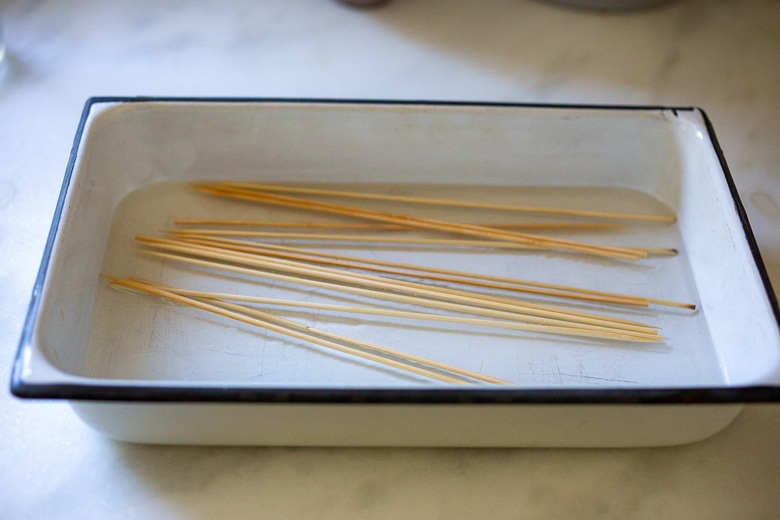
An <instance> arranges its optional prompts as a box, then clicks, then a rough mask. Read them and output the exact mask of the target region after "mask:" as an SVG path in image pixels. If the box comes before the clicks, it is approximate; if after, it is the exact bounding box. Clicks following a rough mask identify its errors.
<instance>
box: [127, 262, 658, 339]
mask: <svg viewBox="0 0 780 520" xmlns="http://www.w3.org/2000/svg"><path fill="white" fill-rule="evenodd" d="M131 280H136V281H139V282H140V283H146V284H154V282H149V281H148V280H141V279H137V278H134V277H133V278H131ZM168 290H169V291H171V292H175V293H176V294H180V295H182V296H189V297H192V298H207V299H214V300H227V301H238V302H245V303H256V304H262V305H269V306H276V307H292V308H302V309H314V310H324V311H333V312H341V313H347V314H368V315H374V316H386V317H393V318H407V319H412V320H421V321H442V322H448V323H459V324H465V325H476V326H479V327H487V328H499V329H511V330H522V331H526V332H543V333H547V334H560V335H572V331H571V329H569V328H565V327H553V326H548V325H532V324H527V323H518V322H512V321H504V320H486V319H481V318H466V317H463V316H452V315H445V314H431V313H426V312H412V311H400V310H392V309H383V308H378V307H356V306H347V305H334V304H327V303H316V302H303V301H298V300H282V299H276V298H264V297H260V296H248V295H239V294H231V293H220V292H211V291H198V290H192V289H175V288H172V287H168ZM575 335H577V336H585V337H594V338H603V336H602V334H601V333H589V332H587V331H578V332H577V333H576V334H575ZM655 338H658V339H657V341H661V339H662V338H660V336H655ZM613 339H621V340H624V341H637V340H636V338H635V337H633V336H629V335H625V336H621V335H618V334H615V335H614V336H613Z"/></svg>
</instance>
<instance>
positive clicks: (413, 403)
mask: <svg viewBox="0 0 780 520" xmlns="http://www.w3.org/2000/svg"><path fill="white" fill-rule="evenodd" d="M215 180H217V181H254V182H264V183H275V184H283V185H289V186H304V187H307V186H309V187H310V186H317V187H323V186H324V187H327V188H329V189H344V190H358V191H359V190H363V191H376V192H385V193H392V194H396V195H397V194H402V195H410V196H424V197H426V198H437V197H439V198H458V199H463V198H465V199H470V200H476V201H480V202H485V203H488V202H490V203H492V202H500V203H504V204H507V203H516V204H526V205H541V204H546V205H556V206H561V207H567V208H579V209H585V210H608V211H620V212H631V211H636V212H649V213H659V214H661V213H663V214H670V215H674V216H675V217H676V221H675V222H674V223H671V224H664V225H656V224H648V223H638V224H633V223H632V224H630V225H627V226H626V227H625V228H620V229H618V230H614V231H609V230H607V231H604V230H599V231H579V232H571V231H570V232H569V235H567V236H568V237H574V238H576V239H578V240H588V241H593V242H599V243H607V244H610V245H621V246H632V247H633V246H639V245H642V246H647V247H653V248H674V249H675V250H676V251H677V254H676V255H674V256H669V257H658V256H652V255H651V256H650V257H649V258H644V259H640V260H638V261H627V260H615V259H605V258H593V257H590V256H588V255H584V254H578V253H571V252H567V251H564V252H560V251H535V250H500V251H492V250H490V251H486V250H484V249H483V248H478V247H474V248H459V249H458V248H455V249H454V250H453V249H452V248H449V249H448V248H445V247H441V248H436V247H418V246H415V245H408V246H400V247H398V246H397V247H389V246H386V245H384V244H371V243H363V244H359V245H354V244H353V245H352V246H343V247H342V248H341V249H342V250H343V249H344V248H345V247H346V248H347V249H350V247H351V249H350V252H351V253H356V254H357V253H359V254H363V255H371V256H372V257H380V258H386V259H391V260H403V261H405V262H415V263H426V264H436V265H443V266H445V267H450V268H454V267H457V268H459V269H469V270H481V269H482V270H485V271H487V272H490V273H491V274H498V275H501V276H514V277H521V278H523V279H530V280H536V281H543V282H551V283H559V284H568V285H576V286H581V287H586V288H589V289H595V290H605V291H614V292H621V293H630V294H641V295H644V296H649V297H653V298H658V299H664V300H674V301H683V302H690V303H692V304H695V306H696V309H695V310H690V309H678V308H673V309H669V308H660V307H658V306H652V305H651V306H650V307H648V308H642V309H634V308H631V309H616V310H615V309H611V308H610V309H608V310H609V312H612V313H613V314H614V315H616V316H619V317H621V318H624V319H641V320H649V321H651V322H653V323H654V324H657V325H658V326H659V327H661V331H662V333H663V335H664V338H665V339H664V341H662V342H660V343H654V344H650V345H648V344H645V343H627V342H621V341H606V342H604V341H600V340H590V339H583V338H568V337H560V336H556V335H547V334H538V333H534V332H524V331H522V332H515V331H511V332H507V331H501V332H496V331H487V332H486V331H483V330H477V329H475V328H474V327H472V326H470V325H465V324H464V325H462V324H456V325H446V326H443V325H420V324H418V323H411V322H408V321H405V320H392V319H384V318H383V319H380V318H376V317H369V318H366V317H359V316H339V315H335V314H333V313H329V312H316V311H306V312H303V311H295V312H294V314H295V316H296V318H297V319H301V320H304V321H305V322H306V323H307V324H308V325H316V326H317V327H318V328H320V329H325V330H328V331H332V332H334V333H339V334H344V335H348V336H349V337H355V338H359V339H360V340H362V341H369V342H371V343H373V344H377V343H379V344H382V345H383V346H386V347H390V348H393V349H397V350H401V351H404V352H408V353H411V354H414V355H418V356H423V357H425V358H432V359H436V360H438V361H442V362H445V363H447V364H449V365H455V366H459V367H463V368H466V369H468V370H472V371H475V372H481V373H486V374H489V375H491V376H493V377H496V378H500V379H502V380H504V381H506V382H508V384H506V385H486V384H449V383H439V382H431V381H427V380H424V379H420V378H415V377H408V376H407V375H404V374H398V373H397V372H396V371H393V370H389V369H387V368H386V367H382V366H376V365H375V364H372V363H370V362H366V361H364V360H358V359H355V358H353V357H351V356H349V355H344V354H343V353H334V352H332V351H329V350H328V349H323V348H320V347H317V346H312V345H308V344H302V343H301V342H300V341H294V340H290V339H289V338H284V337H277V336H274V335H273V334H272V333H269V332H268V331H264V330H257V329H256V328H252V327H248V326H245V325H241V324H238V323H234V322H231V321H230V320H228V319H223V318H221V317H215V316H213V315H208V314H207V313H204V312H201V311H199V310H196V309H188V308H184V307H182V306H177V305H172V304H171V303H170V302H165V301H161V300H159V299H154V298H150V297H142V296H138V295H133V294H127V293H126V292H120V291H115V290H113V289H111V288H109V287H108V285H107V284H106V283H105V280H103V279H101V274H111V275H118V276H134V275H138V276H142V277H146V278H154V279H156V280H162V281H164V282H166V283H167V282H171V281H175V282H177V283H187V284H191V285H192V286H193V287H199V284H201V285H202V286H204V287H207V288H208V289H210V290H226V291H227V290H230V291H233V290H235V291H238V290H246V289H247V287H248V286H252V287H256V289H255V290H256V291H257V292H258V293H259V294H263V295H271V296H277V295H283V296H284V297H287V298H292V299H295V298H298V299H307V300H308V299H312V298H317V297H319V296H320V292H318V291H317V290H315V289H308V290H306V291H300V290H297V289H295V290H293V289H290V288H283V287H280V285H283V284H279V283H275V282H268V281H266V282H264V283H260V284H258V285H256V286H255V285H252V284H250V283H249V282H247V280H245V279H241V280H237V281H236V280H226V279H225V277H220V276H201V274H199V273H196V272H194V271H195V269H194V268H190V267H183V266H178V265H171V264H169V263H165V262H160V261H159V260H157V259H151V258H146V257H144V256H143V255H140V254H139V253H138V251H137V250H136V248H137V245H136V244H134V242H133V237H134V236H135V234H147V235H154V234H159V233H161V232H162V231H163V230H165V229H167V228H170V227H171V226H172V222H173V219H174V218H178V217H198V218H208V217H211V218H217V217H221V218H232V219H237V218H247V215H250V214H251V215H252V216H253V217H255V218H259V219H277V220H284V219H291V218H299V215H298V214H297V213H295V212H294V211H293V210H286V209H283V208H276V207H273V208H269V207H265V206H259V207H255V206H251V205H250V204H247V203H243V204H242V203H235V202H229V201H222V200H217V199H216V198H209V197H208V196H204V195H203V194H197V193H193V192H192V190H190V189H189V184H188V183H191V182H193V181H215ZM357 204H358V203H353V205H357ZM363 205H364V206H365V205H366V203H363ZM370 206H371V207H372V208H374V209H376V208H379V209H382V210H386V211H396V210H397V208H396V206H394V205H392V204H390V205H388V203H384V205H383V203H381V202H373V203H370ZM420 211H429V212H431V213H430V214H425V216H426V217H429V216H432V217H435V218H451V219H453V220H457V219H461V220H466V221H468V222H474V221H475V220H476V221H480V220H479V219H483V220H484V219H487V218H493V219H502V218H503V219H507V218H510V217H507V216H506V215H505V213H502V212H500V211H492V212H491V211H488V212H487V213H486V214H484V213H480V212H479V211H478V210H472V209H468V208H466V209H464V208H459V209H453V208H445V209H442V208H434V209H428V210H420ZM310 213H311V212H308V213H306V215H307V218H311V219H312V221H324V220H327V219H329V218H330V217H327V216H323V215H319V214H310ZM511 218H515V217H511ZM328 247H331V246H328ZM541 300H542V301H543V300H544V298H541ZM609 307H610V306H609V305H602V304H581V305H580V307H579V308H582V309H584V310H594V309H595V310H599V311H601V310H604V309H607V308H609ZM778 383H780V334H779V332H778V308H777V302H776V299H775V296H774V293H773V291H772V289H771V287H770V285H769V282H768V278H767V275H766V273H765V271H764V268H763V265H762V262H761V259H760V256H759V253H758V249H757V247H756V244H755V242H754V240H753V237H752V234H751V232H750V227H749V224H748V221H747V218H746V216H745V213H744V211H743V208H742V206H741V204H740V201H739V197H738V194H737V192H736V189H735V186H734V183H733V182H732V179H731V177H730V174H729V172H728V169H727V167H726V162H725V160H724V158H723V156H722V153H721V151H720V149H719V147H718V145H717V142H716V139H715V135H714V132H713V130H712V128H711V125H710V123H709V122H708V120H707V118H706V116H705V114H704V113H703V112H702V111H701V110H699V109H696V108H664V107H598V106H541V105H510V104H477V103H424V102H386V101H382V102H379V101H332V100H283V99H162V98H93V99H90V100H89V101H88V102H87V104H86V106H85V109H84V112H83V116H82V119H81V122H80V124H79V127H78V131H77V134H76V138H75V143H74V148H73V152H72V157H71V161H70V163H69V165H68V167H67V171H66V173H65V179H64V182H63V186H62V192H61V196H60V199H59V203H58V206H57V209H56V213H55V216H54V220H53V224H52V228H51V232H50V235H49V239H48V242H47V246H46V249H45V254H44V258H43V261H42V264H41V268H40V272H39V276H38V278H37V280H36V284H35V289H34V293H33V298H32V303H31V305H30V310H29V314H28V317H27V320H26V324H25V327H24V331H23V335H22V338H21V341H20V346H19V350H18V354H17V359H16V362H15V364H14V370H13V374H12V382H11V386H12V392H13V393H14V394H15V395H17V396H19V397H24V398H45V399H52V398H55V399H66V400H68V401H69V402H70V403H71V405H72V406H73V408H74V410H75V411H76V413H77V414H78V415H79V416H80V417H81V418H82V419H83V420H84V421H85V422H86V423H87V424H89V425H90V426H92V427H94V428H95V429H97V430H98V431H100V432H102V433H104V434H105V435H107V436H109V437H112V438H116V439H120V440H125V441H132V442H146V443H175V444H232V445H235V444H241V445H323V446H333V445H341V446H657V445H669V444H679V443H686V442H693V441H697V440H700V439H703V438H706V437H708V436H710V435H713V434H715V433H716V432H718V431H720V430H721V429H722V428H723V427H725V426H726V425H727V424H728V423H730V422H731V421H732V420H733V419H734V418H735V417H736V416H737V414H738V413H739V411H740V410H741V407H742V406H743V404H744V403H746V402H755V401H776V400H777V399H778V396H780V392H779V391H778Z"/></svg>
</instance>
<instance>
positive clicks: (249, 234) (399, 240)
mask: <svg viewBox="0 0 780 520" xmlns="http://www.w3.org/2000/svg"><path fill="white" fill-rule="evenodd" d="M165 232H166V233H169V234H171V235H204V236H205V235H209V236H215V237H220V236H221V237H244V238H280V239H287V240H290V239H292V240H311V241H316V242H331V241H334V242H354V243H377V244H411V245H423V246H453V247H484V248H495V249H523V250H534V249H545V250H546V249H549V248H548V247H544V246H534V245H522V244H516V243H512V242H499V241H495V240H463V239H440V238H439V239H437V238H409V237H377V236H360V235H339V234H332V233H285V232H278V231H254V230H245V229H201V228H197V229H192V228H190V229H167V230H165ZM630 249H639V248H633V247H632V248H630ZM642 251H644V252H645V253H646V254H647V255H656V256H675V255H676V254H677V250H676V249H673V248H642Z"/></svg>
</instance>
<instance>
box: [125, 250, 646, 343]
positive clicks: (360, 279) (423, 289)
mask: <svg viewBox="0 0 780 520" xmlns="http://www.w3.org/2000/svg"><path fill="white" fill-rule="evenodd" d="M136 240H137V241H138V242H140V243H142V244H146V245H149V246H152V247H157V248H162V249H166V250H168V251H176V252H179V253H184V254H188V255H197V256H201V257H206V258H211V259H214V260H219V261H227V262H232V263H239V264H244V265H249V266H252V267H259V268H265V269H267V268H270V269H275V270H282V271H287V272H291V273H293V274H295V275H303V276H308V277H319V278H324V279H327V280H329V281H334V282H338V283H342V284H343V283H346V284H356V283H362V284H364V285H366V286H370V287H372V288H375V289H378V290H382V291H392V290H395V291H399V290H400V291H403V292H406V293H412V294H414V295H418V296H425V297H427V298H431V297H433V298H443V299H449V300H452V299H455V300H457V301H460V302H463V303H467V304H474V303H477V304H478V305H481V306H488V305H490V306H493V307H494V308H498V309H503V310H508V311H515V312H524V313H530V314H532V315H536V316H545V317H549V318H553V319H561V318H562V317H564V319H567V320H569V321H577V322H581V323H587V324H597V325H602V324H604V323H610V324H612V325H613V326H615V327H626V328H627V329H629V330H636V331H643V332H649V331H651V330H652V331H656V330H657V328H656V327H650V326H648V325H644V324H641V323H637V322H631V321H627V320H619V319H617V318H613V317H609V316H601V315H596V314H591V313H584V312H577V311H572V310H566V309H561V308H558V307H552V306H549V305H542V304H532V303H529V302H521V301H518V300H516V299H508V298H501V297H497V296H490V295H485V294H478V293H472V292H465V291H459V290H454V289H448V288H445V287H438V286H432V285H425V284H421V283H416V282H410V281H405V280H396V279H388V278H383V277H376V276H370V275H364V274H358V273H354V272H344V271H343V270H334V269H331V268H326V267H319V266H312V265H307V264H305V263H304V264H302V263H300V262H295V261H291V260H284V259H274V258H267V257H262V256H260V255H257V254H249V253H244V252H240V251H230V250H226V249H224V248H221V247H213V246H205V245H198V244H192V243H188V242H184V243H182V242H178V241H176V240H172V239H163V238H156V237H148V236H142V235H140V236H137V237H136Z"/></svg>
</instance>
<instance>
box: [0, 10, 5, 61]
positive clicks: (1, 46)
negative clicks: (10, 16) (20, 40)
mask: <svg viewBox="0 0 780 520" xmlns="http://www.w3.org/2000/svg"><path fill="white" fill-rule="evenodd" d="M3 58H5V39H4V38H3V17H2V15H0V63H3Z"/></svg>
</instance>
